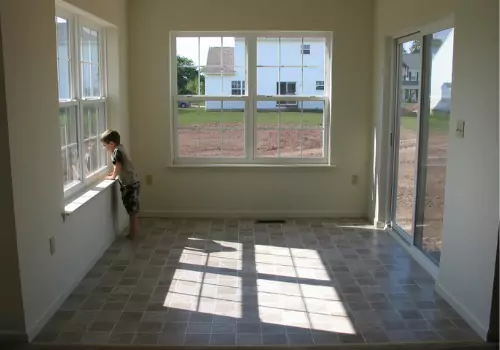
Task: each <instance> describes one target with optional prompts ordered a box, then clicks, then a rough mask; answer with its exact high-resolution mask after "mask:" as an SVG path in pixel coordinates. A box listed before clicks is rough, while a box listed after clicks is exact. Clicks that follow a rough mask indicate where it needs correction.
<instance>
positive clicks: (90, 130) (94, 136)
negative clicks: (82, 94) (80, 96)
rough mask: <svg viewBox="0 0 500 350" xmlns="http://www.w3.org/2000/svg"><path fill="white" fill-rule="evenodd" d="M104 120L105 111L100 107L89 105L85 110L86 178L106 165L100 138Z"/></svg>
mask: <svg viewBox="0 0 500 350" xmlns="http://www.w3.org/2000/svg"><path fill="white" fill-rule="evenodd" d="M103 118H104V113H103V109H102V108H101V107H100V106H99V105H88V106H85V107H84V108H83V153H84V169H83V170H84V175H85V176H89V175H91V174H92V173H95V172H96V171H98V170H100V169H102V168H103V167H104V166H105V165H106V162H105V158H104V157H103V156H102V154H101V148H102V147H101V145H100V141H99V136H100V134H101V133H102V132H103V130H102V129H101V128H102V125H103V123H102V119H103ZM99 125H100V126H101V127H99Z"/></svg>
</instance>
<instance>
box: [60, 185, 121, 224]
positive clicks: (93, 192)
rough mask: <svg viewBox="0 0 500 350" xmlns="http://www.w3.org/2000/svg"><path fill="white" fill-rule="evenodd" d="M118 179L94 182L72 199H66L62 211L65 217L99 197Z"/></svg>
mask: <svg viewBox="0 0 500 350" xmlns="http://www.w3.org/2000/svg"><path fill="white" fill-rule="evenodd" d="M116 181H117V180H101V181H97V183H94V184H92V185H91V186H89V187H87V188H86V189H83V190H82V191H80V192H78V193H77V194H75V195H74V196H72V197H71V198H70V199H68V200H65V202H64V210H63V213H62V216H63V219H64V218H65V217H67V216H70V215H71V214H73V213H74V212H75V211H77V210H78V209H79V208H81V207H82V206H83V205H84V204H86V203H88V202H89V201H91V200H92V199H93V198H95V197H97V196H98V195H99V194H101V193H102V192H104V191H105V190H106V189H107V188H110V187H112V185H113V184H114V183H115V182H116Z"/></svg>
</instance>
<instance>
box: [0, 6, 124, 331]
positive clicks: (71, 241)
mask: <svg viewBox="0 0 500 350" xmlns="http://www.w3.org/2000/svg"><path fill="white" fill-rule="evenodd" d="M83 3H85V4H87V2H83V1H82V4H83ZM99 3H101V4H102V3H106V5H104V4H102V5H101V6H98V4H97V2H94V3H90V2H89V3H88V4H89V5H90V4H94V5H96V6H95V7H92V8H89V9H88V10H89V11H94V15H96V16H100V15H101V13H99V11H101V9H109V10H107V11H106V12H105V13H103V14H102V15H104V16H107V15H108V14H109V15H110V14H111V13H113V17H109V18H107V19H108V20H112V21H116V22H118V20H117V19H116V18H120V21H119V23H113V24H115V25H117V26H118V25H119V24H121V25H122V26H126V5H125V0H123V1H104V2H99ZM111 3H112V4H113V6H112V5H111ZM0 13H1V15H2V34H3V49H4V64H5V86H6V96H7V115H8V133H9V146H10V159H11V171H12V190H13V197H14V213H15V221H16V230H17V245H18V254H19V266H20V271H21V273H20V276H21V287H22V297H23V305H24V318H25V328H26V332H27V333H28V336H29V337H30V338H32V337H33V336H34V335H35V334H36V333H37V331H39V330H40V328H41V327H42V326H43V325H44V323H45V322H46V321H47V320H48V318H49V317H50V316H51V315H52V313H53V312H54V311H55V310H56V309H57V307H58V306H59V305H60V304H61V303H62V302H63V300H64V298H65V297H66V295H67V294H68V293H69V292H70V291H71V290H72V289H73V288H74V286H75V285H76V284H77V283H78V282H79V280H80V279H81V278H82V277H83V276H84V275H85V273H86V272H87V270H88V269H89V268H90V267H91V266H92V264H93V263H94V261H95V260H96V259H98V258H99V256H100V255H101V254H102V252H103V251H104V250H105V249H106V248H107V247H108V246H109V244H110V243H111V242H112V241H113V239H114V237H115V236H114V235H115V232H114V230H115V228H116V227H123V226H124V224H125V223H124V222H120V219H119V218H118V216H117V215H118V214H117V212H116V211H117V209H116V205H115V206H114V207H113V203H115V204H116V202H117V200H116V198H114V197H116V196H117V195H118V194H117V193H115V192H116V191H113V189H108V190H106V191H104V192H103V193H102V194H100V195H99V196H97V197H96V198H94V199H92V201H91V202H89V203H87V204H85V205H84V206H83V207H81V208H80V209H78V210H77V211H76V212H74V213H73V214H72V215H71V216H69V217H68V218H67V219H66V221H64V220H63V218H62V215H61V213H62V211H63V208H64V196H63V187H62V182H63V179H62V172H61V159H60V143H59V125H58V123H59V121H58V93H57V67H56V40H55V39H56V36H55V30H56V29H55V21H54V16H55V2H54V0H37V1H31V0H2V1H0ZM26 23H29V27H30V28H36V30H27V29H26ZM113 64H116V65H120V66H121V65H123V64H125V63H122V62H113ZM120 69H121V72H122V73H123V74H124V75H123V77H124V80H123V81H121V84H123V85H124V86H123V87H122V89H123V90H122V91H126V89H127V86H126V73H127V71H126V67H120ZM121 96H122V100H120V102H119V104H120V107H119V108H118V109H116V110H112V111H111V112H112V113H113V115H110V119H111V120H113V119H114V120H118V118H120V120H124V125H127V124H128V115H127V114H126V111H127V107H126V99H125V97H124V96H123V94H122V95H121ZM122 111H123V114H122V115H119V116H117V115H116V114H118V113H119V112H122ZM125 133H127V131H126V132H125ZM117 218H118V219H117ZM51 236H53V237H55V246H56V251H55V254H54V255H50V251H49V237H51Z"/></svg>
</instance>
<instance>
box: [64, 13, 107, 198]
mask: <svg viewBox="0 0 500 350" xmlns="http://www.w3.org/2000/svg"><path fill="white" fill-rule="evenodd" d="M55 22H56V38H57V73H58V89H59V132H60V139H61V163H62V171H63V186H64V193H65V195H69V194H72V193H74V192H75V191H76V190H78V189H79V188H81V187H82V186H85V184H86V183H88V182H89V181H92V180H93V177H94V176H96V175H99V174H100V172H101V171H102V170H104V169H105V168H106V167H107V156H106V153H105V150H104V149H103V148H102V147H101V145H100V141H99V136H100V134H101V133H103V132H104V131H105V130H106V124H107V123H106V98H105V79H104V76H105V75H104V67H105V65H104V30H103V29H102V28H100V27H99V26H97V25H94V24H93V23H91V22H88V21H86V19H84V18H82V17H79V16H76V15H73V14H71V13H66V12H64V11H58V12H57V16H56V18H55Z"/></svg>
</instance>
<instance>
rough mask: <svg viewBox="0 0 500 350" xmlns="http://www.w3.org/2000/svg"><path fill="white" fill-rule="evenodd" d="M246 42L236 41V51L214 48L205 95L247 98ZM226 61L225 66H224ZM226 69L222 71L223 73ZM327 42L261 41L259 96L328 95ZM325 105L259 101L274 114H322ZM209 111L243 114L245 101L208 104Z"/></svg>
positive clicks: (300, 40)
mask: <svg viewBox="0 0 500 350" xmlns="http://www.w3.org/2000/svg"><path fill="white" fill-rule="evenodd" d="M245 60H246V50H245V41H244V40H243V39H239V38H236V39H235V46H234V47H222V48H221V47H211V48H210V49H209V52H208V56H207V62H206V67H205V68H203V70H202V72H203V74H204V75H205V95H212V96H213V95H215V96H221V95H222V96H225V95H233V96H234V95H236V96H237V95H245V94H246V83H245V80H246V79H245V77H246V62H245ZM221 61H222V65H221ZM221 66H222V69H221ZM325 81H326V77H325V42H324V39H313V38H311V39H304V40H303V41H302V39H300V38H297V39H292V38H289V39H285V38H281V39H277V38H258V40H257V95H261V96H275V95H290V96H294V95H305V96H317V95H324V93H325ZM323 105H324V103H323V102H322V101H305V102H303V105H302V106H301V105H300V104H299V103H297V101H294V100H293V98H290V100H289V101H280V102H276V101H259V102H257V108H258V109H262V110H274V109H276V108H277V107H278V106H280V107H281V108H292V109H293V108H303V109H304V110H322V109H323ZM206 109H207V110H242V109H244V102H242V101H225V102H223V103H222V102H220V101H208V102H207V103H206Z"/></svg>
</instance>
